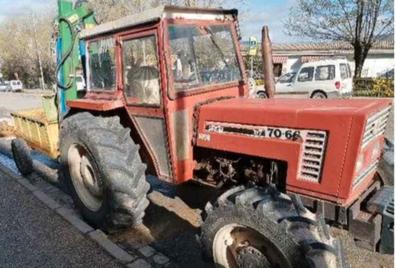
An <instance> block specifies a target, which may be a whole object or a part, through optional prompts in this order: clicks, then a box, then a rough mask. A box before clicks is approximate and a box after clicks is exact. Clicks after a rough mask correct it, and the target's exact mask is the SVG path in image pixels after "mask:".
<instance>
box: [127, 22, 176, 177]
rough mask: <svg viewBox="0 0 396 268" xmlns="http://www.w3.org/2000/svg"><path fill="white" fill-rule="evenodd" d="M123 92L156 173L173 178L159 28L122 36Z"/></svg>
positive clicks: (129, 111)
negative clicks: (163, 95)
mask: <svg viewBox="0 0 396 268" xmlns="http://www.w3.org/2000/svg"><path fill="white" fill-rule="evenodd" d="M119 43H120V47H121V53H120V54H121V67H122V68H121V70H122V71H121V75H122V78H121V81H122V83H121V84H122V86H121V90H122V91H123V94H124V97H125V101H126V104H127V111H128V114H129V116H130V118H131V120H132V122H133V124H134V126H135V128H136V131H137V133H135V134H137V136H138V137H139V138H140V139H141V140H142V142H143V143H144V147H145V150H146V152H147V153H148V154H149V155H150V156H151V159H152V164H153V166H154V169H155V170H154V172H153V173H154V174H153V175H157V176H158V177H160V178H162V179H170V178H171V166H170V158H169V154H168V150H169V148H168V142H167V140H168V139H167V137H168V135H167V131H166V129H167V128H166V125H165V124H166V122H165V115H164V109H163V99H162V92H163V88H164V86H165V85H164V84H163V82H162V81H161V73H162V72H163V70H162V68H163V63H162V62H161V57H159V50H158V44H159V42H158V33H157V29H151V30H147V31H144V32H138V33H130V34H126V35H123V36H121V37H120V40H119Z"/></svg>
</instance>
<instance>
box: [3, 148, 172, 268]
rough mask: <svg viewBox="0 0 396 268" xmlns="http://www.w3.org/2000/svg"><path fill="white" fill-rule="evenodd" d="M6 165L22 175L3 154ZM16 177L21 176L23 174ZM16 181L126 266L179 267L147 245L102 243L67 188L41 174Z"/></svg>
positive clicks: (102, 235) (101, 239)
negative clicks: (79, 210) (133, 245)
mask: <svg viewBox="0 0 396 268" xmlns="http://www.w3.org/2000/svg"><path fill="white" fill-rule="evenodd" d="M3 165H5V166H6V168H7V169H8V170H11V171H12V172H13V173H15V174H17V173H19V172H18V171H17V169H16V166H15V165H14V163H13V161H10V159H9V158H8V159H7V158H6V156H4V155H2V154H0V166H3ZM0 174H1V173H0ZM17 175H18V176H19V175H20V174H17ZM14 180H15V181H16V182H18V183H20V184H22V185H23V186H25V187H26V188H27V189H28V190H30V191H31V192H32V193H33V195H34V196H35V197H36V198H37V199H39V200H41V201H42V202H43V203H44V204H45V205H47V206H48V208H49V209H54V210H56V212H57V213H58V214H59V215H60V216H62V217H63V218H64V219H65V220H66V221H69V222H70V223H72V224H73V225H74V227H75V228H76V229H77V230H79V231H80V232H81V233H82V234H88V236H89V237H90V239H91V240H92V242H97V243H99V244H100V245H101V246H102V247H103V249H104V250H105V251H108V252H109V253H110V255H112V256H114V257H116V258H117V259H118V260H119V261H121V262H122V263H124V264H126V266H127V267H139V268H140V267H141V268H144V267H154V268H161V267H179V266H178V265H177V264H176V263H172V262H171V261H170V259H169V258H168V257H166V256H165V255H164V254H162V253H160V252H158V251H157V250H156V249H154V248H153V247H150V246H148V245H139V246H135V247H125V245H124V244H122V243H117V245H118V247H117V246H116V247H114V246H115V244H112V243H108V242H106V241H103V239H104V238H106V236H105V235H104V233H103V232H101V231H100V230H96V231H94V229H93V228H92V227H91V226H89V225H88V224H86V223H85V222H81V220H83V218H82V217H81V215H80V214H79V213H78V211H77V209H76V208H75V207H74V204H73V200H72V198H71V197H70V196H69V195H67V194H66V193H65V192H64V191H63V190H64V189H61V188H60V187H59V186H58V185H52V184H50V183H48V182H47V181H45V180H44V179H43V178H42V177H40V176H39V175H38V174H36V173H33V174H31V175H29V176H28V177H26V178H21V177H19V178H17V177H16V178H14ZM106 239H107V238H106ZM107 240H108V239H107ZM108 241H109V240H108ZM109 242H110V241H109ZM124 250H125V251H124ZM123 252H125V253H126V254H125V253H123ZM0 263H1V260H0ZM109 267H111V266H109Z"/></svg>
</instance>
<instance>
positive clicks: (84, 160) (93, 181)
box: [67, 144, 104, 211]
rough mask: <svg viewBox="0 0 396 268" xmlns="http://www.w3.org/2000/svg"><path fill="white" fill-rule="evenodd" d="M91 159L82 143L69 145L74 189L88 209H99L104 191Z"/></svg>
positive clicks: (68, 156) (68, 155) (68, 159)
mask: <svg viewBox="0 0 396 268" xmlns="http://www.w3.org/2000/svg"><path fill="white" fill-rule="evenodd" d="M89 159H90V158H89V153H88V151H87V150H86V149H85V148H84V147H83V146H81V145H80V144H72V145H71V146H70V147H69V150H68V154H67V161H68V165H69V172H70V177H71V180H72V183H73V186H74V189H75V190H76V193H77V195H78V196H79V198H80V200H81V201H82V202H83V203H84V205H85V206H86V207H87V208H88V209H90V210H92V211H98V210H99V209H100V207H101V206H102V203H103V192H104V191H103V186H102V185H101V183H100V181H99V180H98V178H97V175H96V172H95V170H94V168H93V165H92V163H91V161H90V160H89Z"/></svg>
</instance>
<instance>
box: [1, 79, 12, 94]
mask: <svg viewBox="0 0 396 268" xmlns="http://www.w3.org/2000/svg"><path fill="white" fill-rule="evenodd" d="M0 91H3V92H8V91H11V85H10V84H9V83H7V81H4V80H3V79H1V78H0Z"/></svg>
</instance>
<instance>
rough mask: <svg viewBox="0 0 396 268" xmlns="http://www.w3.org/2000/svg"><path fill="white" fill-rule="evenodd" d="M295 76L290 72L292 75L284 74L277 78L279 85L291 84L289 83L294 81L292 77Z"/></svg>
mask: <svg viewBox="0 0 396 268" xmlns="http://www.w3.org/2000/svg"><path fill="white" fill-rule="evenodd" d="M295 76H296V73H295V72H292V73H286V74H284V75H282V76H281V77H280V78H279V80H278V81H279V83H281V84H283V83H291V82H293V79H294V77H295Z"/></svg>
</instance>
